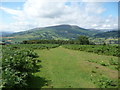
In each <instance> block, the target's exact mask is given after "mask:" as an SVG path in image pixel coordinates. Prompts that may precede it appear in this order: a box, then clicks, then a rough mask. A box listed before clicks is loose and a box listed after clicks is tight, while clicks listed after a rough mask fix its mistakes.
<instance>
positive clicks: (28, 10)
mask: <svg viewBox="0 0 120 90" xmlns="http://www.w3.org/2000/svg"><path fill="white" fill-rule="evenodd" d="M0 10H3V11H5V12H7V13H9V14H12V15H13V17H12V18H13V19H14V20H15V22H14V23H11V24H9V25H6V26H5V25H3V27H4V28H6V27H7V28H10V29H9V30H13V31H22V30H28V29H30V28H35V27H45V26H51V25H59V24H71V25H78V26H80V27H83V28H96V29H100V28H102V29H107V28H109V29H110V28H117V18H114V17H112V16H108V17H102V16H101V15H102V14H103V13H105V11H106V9H105V8H103V7H102V5H101V3H98V2H80V3H78V2H73V1H72V2H70V1H69V4H68V0H64V1H62V2H50V1H49V0H27V1H26V2H25V4H24V6H23V9H22V10H13V9H10V8H5V7H1V8H0ZM11 25H13V26H12V27H11ZM1 30H5V29H3V28H2V29H1Z"/></svg>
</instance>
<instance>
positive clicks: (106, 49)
mask: <svg viewBox="0 0 120 90" xmlns="http://www.w3.org/2000/svg"><path fill="white" fill-rule="evenodd" d="M64 47H65V48H68V49H73V50H80V51H87V52H93V53H97V54H103V55H112V56H120V52H119V48H120V47H119V46H116V45H114V46H112V45H64Z"/></svg>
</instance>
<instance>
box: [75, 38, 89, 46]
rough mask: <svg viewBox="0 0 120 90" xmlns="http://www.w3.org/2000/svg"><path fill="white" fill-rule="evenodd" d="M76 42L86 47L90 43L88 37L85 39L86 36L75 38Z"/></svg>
mask: <svg viewBox="0 0 120 90" xmlns="http://www.w3.org/2000/svg"><path fill="white" fill-rule="evenodd" d="M77 41H78V43H79V44H82V45H86V44H89V43H90V42H89V39H88V37H86V36H79V37H78V38H77Z"/></svg>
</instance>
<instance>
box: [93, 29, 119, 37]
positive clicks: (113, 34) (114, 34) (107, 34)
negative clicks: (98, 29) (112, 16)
mask: <svg viewBox="0 0 120 90" xmlns="http://www.w3.org/2000/svg"><path fill="white" fill-rule="evenodd" d="M119 35H120V30H118V31H108V32H103V33H98V34H96V35H94V36H95V37H99V38H110V37H111V38H118V37H120V36H119Z"/></svg>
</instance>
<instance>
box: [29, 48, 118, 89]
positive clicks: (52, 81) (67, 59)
mask: <svg viewBox="0 0 120 90" xmlns="http://www.w3.org/2000/svg"><path fill="white" fill-rule="evenodd" d="M35 52H37V53H38V55H39V56H40V57H39V59H40V60H41V62H40V63H38V64H39V65H41V66H42V68H40V71H38V72H37V73H34V74H33V75H34V77H32V79H31V80H30V82H29V86H30V87H34V88H98V86H97V85H96V84H94V83H93V82H92V81H91V78H92V79H94V77H93V76H94V75H96V76H97V75H98V76H101V75H104V76H106V77H108V78H110V79H113V80H116V79H117V77H118V76H117V75H118V74H117V70H114V69H112V68H109V67H106V66H102V65H100V64H97V63H93V62H89V61H88V60H96V61H108V60H110V59H111V58H113V59H115V60H117V59H118V58H117V57H114V56H105V55H98V54H94V53H88V52H84V51H75V50H69V49H65V48H63V47H58V48H54V49H50V50H35ZM96 67H97V69H96ZM93 70H94V71H95V73H94V72H93Z"/></svg>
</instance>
